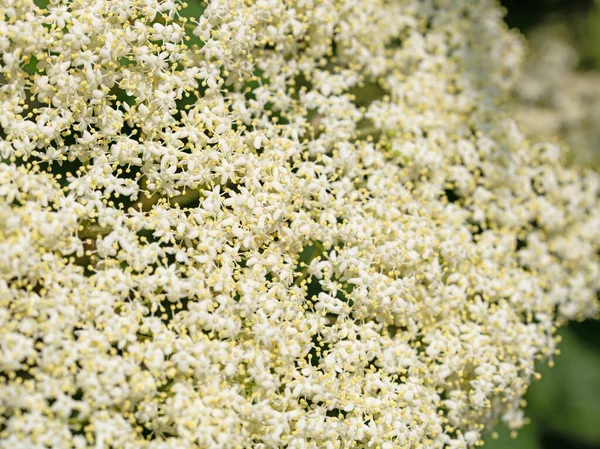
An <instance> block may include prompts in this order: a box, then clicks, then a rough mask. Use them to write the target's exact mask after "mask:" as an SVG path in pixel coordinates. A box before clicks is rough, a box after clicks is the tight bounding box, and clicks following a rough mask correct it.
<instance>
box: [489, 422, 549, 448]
mask: <svg viewBox="0 0 600 449" xmlns="http://www.w3.org/2000/svg"><path fill="white" fill-rule="evenodd" d="M494 432H495V433H496V434H497V436H498V438H497V439H494V438H493V434H494ZM494 432H492V434H490V435H488V436H487V437H486V438H485V439H484V442H485V445H484V446H483V447H484V448H485V449H509V448H510V449H542V445H541V444H540V442H539V441H538V437H537V431H536V426H535V425H534V424H529V425H527V426H525V427H523V428H522V429H521V430H519V431H518V432H517V433H516V435H515V434H513V436H516V438H513V437H512V436H511V431H510V430H508V429H507V428H506V426H504V425H503V424H499V425H497V426H496V428H495V429H494Z"/></svg>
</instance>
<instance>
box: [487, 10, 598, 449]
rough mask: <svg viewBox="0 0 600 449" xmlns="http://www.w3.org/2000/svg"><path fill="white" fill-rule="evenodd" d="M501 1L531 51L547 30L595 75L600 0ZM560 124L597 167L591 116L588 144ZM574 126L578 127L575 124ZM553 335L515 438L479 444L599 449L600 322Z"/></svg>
mask: <svg viewBox="0 0 600 449" xmlns="http://www.w3.org/2000/svg"><path fill="white" fill-rule="evenodd" d="M502 4H503V5H504V7H505V8H506V9H507V15H506V21H507V23H508V24H509V26H510V27H512V28H518V29H519V30H520V31H521V32H523V34H525V36H527V37H529V38H531V44H530V45H531V49H530V52H531V53H535V52H536V50H538V49H537V48H536V44H535V39H534V36H535V35H536V33H539V30H540V29H542V28H544V29H545V30H546V31H548V30H550V35H551V37H552V38H556V39H559V40H564V41H565V42H566V43H567V44H568V45H569V46H570V47H572V48H573V49H574V50H575V52H576V54H577V59H576V63H574V64H573V71H575V72H576V73H575V76H582V77H587V78H588V79H589V78H590V77H592V78H597V79H598V80H600V0H597V1H594V0H503V1H502ZM552 33H554V35H552ZM546 50H547V49H546ZM544 56H548V57H553V56H554V55H542V57H544ZM598 85H600V83H598ZM561 88H562V87H561V86H560V85H557V87H556V89H561ZM585 89H587V87H586V88H585ZM584 94H585V95H587V96H590V95H597V96H598V98H600V89H599V91H598V92H597V93H595V92H584ZM566 95H568V94H566ZM542 100H544V99H542ZM544 101H546V102H547V103H549V102H550V101H549V100H547V99H546V100H544ZM582 101H584V100H582ZM538 103H539V102H538ZM546 106H548V104H546ZM548 107H551V105H550V106H548ZM588 109H589V110H588V111H586V113H587V114H588V115H593V116H595V117H598V116H600V105H599V104H593V105H591V106H589V108H588ZM584 115H585V114H584ZM561 126H562V128H559V133H561V132H563V131H564V134H565V135H564V136H561V137H563V138H564V140H565V141H566V142H567V147H570V151H571V152H572V156H573V159H574V160H578V159H579V158H578V156H579V154H578V151H579V152H583V151H589V152H591V153H592V154H593V155H594V158H587V159H585V160H586V162H585V164H586V165H594V166H596V168H597V167H598V163H597V161H598V157H597V156H598V154H600V148H599V147H598V143H597V142H598V136H600V126H598V122H594V121H593V120H591V121H590V120H588V122H587V123H586V124H585V125H581V123H579V124H578V126H587V127H588V128H589V129H588V130H587V133H586V137H585V139H584V141H583V143H582V144H581V146H584V147H585V146H586V145H588V146H589V147H590V148H587V149H585V148H580V149H578V146H580V145H578V144H579V143H580V142H577V143H574V142H573V143H571V142H569V137H568V135H567V134H568V133H567V131H568V130H567V129H565V128H567V127H568V125H564V124H563V125H561ZM576 131H577V132H579V128H578V129H577V130H576ZM579 134H581V132H579ZM560 334H561V335H562V336H563V342H562V343H561V346H560V349H561V354H560V355H558V356H557V357H556V358H555V362H556V366H555V367H554V368H548V367H547V366H545V365H540V367H539V371H540V372H541V374H542V379H541V380H540V381H537V382H534V384H533V385H532V386H531V388H530V390H529V392H528V394H527V397H526V399H527V403H528V404H527V408H526V416H527V417H528V418H529V419H530V420H531V423H530V425H529V426H527V427H525V428H524V429H522V430H521V431H519V432H518V434H517V435H516V438H513V437H514V436H515V435H512V437H511V435H510V433H509V432H508V431H507V430H506V429H505V428H504V427H503V426H502V425H499V426H497V428H496V429H495V433H496V435H493V434H492V435H490V436H488V437H487V438H486V444H485V448H487V449H596V448H598V449H600V321H593V320H589V321H585V322H582V323H572V324H570V325H569V326H566V327H564V328H562V329H561V330H560ZM494 436H495V437H497V438H493V437H494Z"/></svg>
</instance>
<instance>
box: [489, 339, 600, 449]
mask: <svg viewBox="0 0 600 449" xmlns="http://www.w3.org/2000/svg"><path fill="white" fill-rule="evenodd" d="M560 334H561V335H562V337H563V341H562V343H561V345H560V349H561V355H559V356H558V357H556V366H555V367H553V368H549V367H547V366H543V367H540V369H539V371H540V373H541V374H542V379H541V380H540V381H539V382H536V383H534V384H533V385H532V386H531V388H530V391H529V393H528V395H527V399H528V403H529V404H528V407H527V415H528V417H529V418H530V419H531V421H532V423H531V424H530V425H529V426H527V427H525V428H524V429H522V430H520V431H519V432H518V436H517V437H516V438H515V439H513V438H511V435H510V432H509V431H508V430H506V429H505V428H504V426H503V425H498V426H497V428H496V429H495V431H496V433H497V434H498V435H499V438H498V439H494V438H492V436H491V435H490V436H488V438H487V439H486V445H485V447H486V448H488V449H505V448H510V449H542V447H543V446H542V445H541V443H540V440H541V435H540V432H541V431H543V430H551V431H552V432H553V433H558V434H561V435H564V436H565V437H566V438H568V439H569V440H571V441H576V442H581V443H582V444H586V445H589V446H592V447H593V446H600V426H599V425H598V424H599V423H600V351H599V350H598V348H596V347H594V346H593V345H590V344H589V343H588V342H586V341H583V340H581V339H580V338H578V336H577V335H576V334H575V333H574V332H573V330H571V329H569V328H565V329H563V330H562V331H561V332H560ZM565 449H567V448H565Z"/></svg>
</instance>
